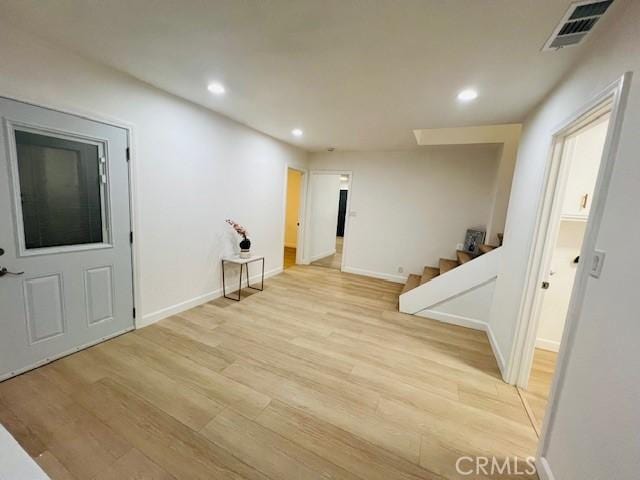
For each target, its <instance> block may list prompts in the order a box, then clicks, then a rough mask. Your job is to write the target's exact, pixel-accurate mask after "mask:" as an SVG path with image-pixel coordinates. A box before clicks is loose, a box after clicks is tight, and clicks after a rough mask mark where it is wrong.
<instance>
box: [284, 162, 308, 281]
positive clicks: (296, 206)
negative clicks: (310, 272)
mask: <svg viewBox="0 0 640 480" xmlns="http://www.w3.org/2000/svg"><path fill="white" fill-rule="evenodd" d="M303 180H304V172H302V171H300V170H296V169H294V168H287V191H286V199H285V225H284V260H283V266H284V269H285V270H286V269H287V268H290V267H292V266H293V265H295V264H296V263H300V262H298V258H300V250H301V243H302V238H301V237H302V236H301V235H300V216H301V213H302V208H301V204H302V191H303Z"/></svg>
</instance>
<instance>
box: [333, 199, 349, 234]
mask: <svg viewBox="0 0 640 480" xmlns="http://www.w3.org/2000/svg"><path fill="white" fill-rule="evenodd" d="M348 193H349V191H348V190H340V200H339V202H340V203H338V231H337V233H336V234H337V236H338V237H344V221H345V217H346V216H347V194H348Z"/></svg>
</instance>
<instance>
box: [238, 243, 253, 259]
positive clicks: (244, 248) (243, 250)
mask: <svg viewBox="0 0 640 480" xmlns="http://www.w3.org/2000/svg"><path fill="white" fill-rule="evenodd" d="M250 249H251V240H249V239H248V238H243V239H242V240H241V241H240V258H249V257H250V256H251V252H250Z"/></svg>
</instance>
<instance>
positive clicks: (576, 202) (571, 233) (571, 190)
mask: <svg viewBox="0 0 640 480" xmlns="http://www.w3.org/2000/svg"><path fill="white" fill-rule="evenodd" d="M610 115H611V108H610V105H607V106H606V108H604V109H603V110H602V111H601V112H599V113H598V115H596V116H595V117H594V118H593V119H592V120H591V121H590V122H589V123H587V124H585V125H584V126H581V127H580V128H578V130H576V131H575V132H573V133H571V134H569V135H567V136H565V137H564V139H563V145H562V152H561V153H560V172H559V178H558V184H557V187H556V192H555V203H556V204H557V208H554V209H553V211H552V214H551V217H550V219H549V229H550V235H549V238H548V246H547V248H546V250H547V255H546V259H545V266H544V271H545V272H546V278H547V280H544V281H543V282H542V284H541V287H542V291H541V294H540V300H539V308H538V310H537V320H536V323H537V329H536V336H535V350H534V355H533V362H532V365H531V368H530V374H529V379H528V385H527V387H526V388H523V389H522V390H521V395H522V397H523V400H524V401H525V402H526V403H527V404H528V407H529V415H530V416H531V417H532V418H531V420H532V423H533V424H534V427H535V429H536V431H537V432H538V434H539V433H540V431H541V430H542V422H543V419H544V413H545V411H546V408H547V404H548V399H549V393H550V390H551V383H552V380H553V376H554V373H555V369H556V363H557V356H558V351H559V350H560V343H561V340H562V336H563V332H564V328H565V324H566V319H567V313H568V311H569V303H570V300H571V294H572V291H573V287H574V283H575V279H576V272H577V269H578V265H579V264H580V260H581V257H580V253H581V251H582V246H583V243H584V238H585V233H586V230H587V224H588V222H589V213H590V210H591V206H592V202H593V198H594V192H595V188H596V181H597V178H598V172H599V170H600V165H601V160H602V153H603V151H604V146H605V141H606V138H607V131H608V127H609V119H610Z"/></svg>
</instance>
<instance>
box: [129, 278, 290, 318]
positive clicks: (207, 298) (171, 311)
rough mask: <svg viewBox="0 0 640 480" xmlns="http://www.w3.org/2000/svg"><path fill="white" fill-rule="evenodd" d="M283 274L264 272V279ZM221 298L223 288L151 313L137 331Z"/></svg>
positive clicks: (234, 290) (254, 279)
mask: <svg viewBox="0 0 640 480" xmlns="http://www.w3.org/2000/svg"><path fill="white" fill-rule="evenodd" d="M282 272H283V269H282V267H278V268H274V269H273V270H269V271H268V272H264V278H265V280H266V279H267V278H269V277H273V276H275V275H278V274H279V273H282ZM260 278H261V275H260V274H256V275H252V276H251V277H250V281H251V283H253V282H255V281H258V280H260ZM236 281H237V280H236ZM234 283H236V282H234ZM236 291H238V289H237V288H235V289H234V288H233V287H230V289H229V290H228V291H227V293H233V292H236ZM220 297H222V287H220V288H218V289H216V290H213V291H211V292H208V293H204V294H202V295H198V296H197V297H193V298H191V299H189V300H186V301H184V302H180V303H176V304H174V305H169V306H168V307H165V308H161V309H160V310H156V311H155V312H151V313H148V314H146V315H144V316H143V317H142V318H141V319H140V321H139V322H137V323H136V329H138V328H143V327H148V326H149V325H151V324H154V323H156V322H159V321H160V320H163V319H165V318H169V317H170V316H172V315H177V314H178V313H182V312H184V311H187V310H190V309H192V308H195V307H197V306H199V305H202V304H204V303H207V302H211V301H212V300H215V299H216V298H220Z"/></svg>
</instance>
